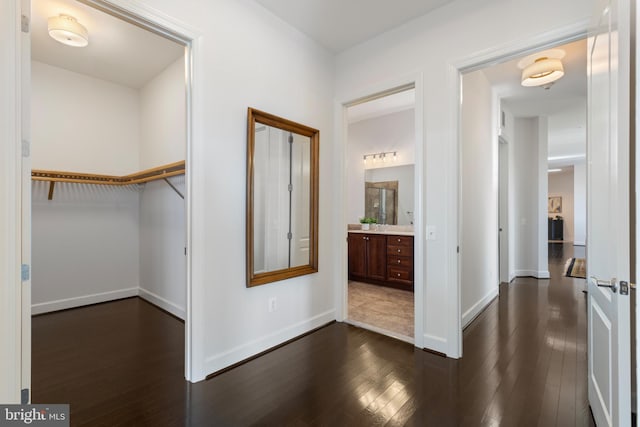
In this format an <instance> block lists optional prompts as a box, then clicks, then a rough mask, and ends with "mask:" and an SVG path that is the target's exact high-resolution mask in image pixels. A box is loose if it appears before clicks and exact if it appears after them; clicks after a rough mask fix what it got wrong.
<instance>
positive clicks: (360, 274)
mask: <svg viewBox="0 0 640 427" xmlns="http://www.w3.org/2000/svg"><path fill="white" fill-rule="evenodd" d="M386 258H387V236H385V235H383V234H361V233H349V279H351V280H360V281H363V282H364V281H367V279H372V280H385V279H386V273H387V263H386V262H385V261H386Z"/></svg>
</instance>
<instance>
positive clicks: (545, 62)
mask: <svg viewBox="0 0 640 427" xmlns="http://www.w3.org/2000/svg"><path fill="white" fill-rule="evenodd" d="M564 55H565V53H564V50H561V49H550V50H545V51H544V52H538V53H534V54H533V55H529V56H527V57H526V58H524V59H522V60H521V61H520V62H518V68H520V69H521V70H522V80H521V83H522V86H542V87H544V88H545V89H549V88H550V87H551V85H553V83H554V82H555V81H556V80H558V79H559V78H561V77H562V76H564V67H563V66H562V61H561V59H562V58H564Z"/></svg>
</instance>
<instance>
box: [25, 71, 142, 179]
mask: <svg viewBox="0 0 640 427" xmlns="http://www.w3.org/2000/svg"><path fill="white" fill-rule="evenodd" d="M139 111H140V104H139V96H138V91H137V90H135V89H131V88H128V87H125V86H121V85H118V84H115V83H110V82H107V81H105V80H100V79H96V78H93V77H88V76H85V75H83V74H78V73H74V72H71V71H67V70H64V69H62V68H57V67H53V66H51V65H47V64H44V63H41V62H37V61H32V79H31V121H32V123H33V124H34V126H33V128H32V132H33V135H32V138H33V139H32V162H33V163H32V167H33V169H48V170H60V171H72V172H85V173H97V174H107V175H125V174H128V173H131V172H135V171H137V170H138V166H139V163H140V162H139V153H138V140H139V138H140V112H139Z"/></svg>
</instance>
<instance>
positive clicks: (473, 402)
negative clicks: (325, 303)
mask: <svg viewBox="0 0 640 427" xmlns="http://www.w3.org/2000/svg"><path fill="white" fill-rule="evenodd" d="M561 251H562V248H556V249H555V252H554V253H557V252H561ZM570 251H571V247H570V245H569V246H566V248H565V250H564V253H563V254H558V258H559V259H560V260H561V261H560V262H554V263H552V264H551V265H550V269H551V274H552V277H554V278H557V279H553V280H552V281H547V280H538V281H537V280H535V279H530V278H525V279H517V280H515V281H514V282H513V283H512V284H511V285H502V286H501V288H500V291H501V293H500V298H499V299H497V300H495V301H494V302H493V303H492V304H491V305H490V306H489V307H488V308H487V309H486V310H485V311H484V312H483V313H482V314H481V315H480V316H479V317H478V319H477V320H476V321H475V322H474V323H472V324H471V325H470V326H469V327H468V328H467V329H466V330H465V332H464V358H463V359H460V360H452V359H446V358H443V357H439V356H436V355H433V354H430V353H427V352H425V351H422V350H419V349H416V348H414V347H412V346H411V345H409V344H406V343H404V342H401V341H397V340H394V339H392V338H388V337H385V336H381V335H378V334H375V333H372V332H368V331H365V330H362V329H358V328H355V327H352V326H348V325H345V324H341V323H337V324H332V325H330V326H328V327H326V328H323V329H321V330H319V331H317V332H315V333H313V334H311V335H308V336H306V337H304V338H301V339H300V340H297V341H295V342H293V343H291V344H289V345H287V346H285V347H282V348H279V349H277V350H275V351H273V352H271V353H268V354H266V355H264V356H262V357H260V358H258V359H256V360H253V361H251V362H249V363H246V364H244V365H242V366H240V367H238V368H236V369H233V370H231V371H228V372H226V373H224V374H221V375H219V376H217V377H215V378H213V379H211V380H209V381H203V382H200V383H197V384H188V383H186V382H185V381H184V380H183V357H184V356H183V346H184V342H183V340H184V335H183V330H184V325H183V324H182V323H180V322H179V321H177V320H176V319H174V318H172V317H171V316H169V315H167V314H165V313H163V312H162V311H160V310H157V309H156V308H154V307H152V306H151V305H149V304H147V303H145V302H144V301H142V300H140V299H137V298H133V299H127V300H122V301H118V302H114V303H108V304H100V305H96V306H92V307H87V308H81V309H76V310H69V311H64V312H60V313H54V314H50V315H43V316H38V317H35V318H34V319H33V400H34V402H36V403H38V402H46V403H57V402H60V403H70V404H71V421H72V425H73V426H79V425H91V426H100V425H105V426H112V425H122V426H132V425H137V426H154V427H155V426H181V425H189V426H234V427H235V426H245V425H263V426H280V425H299V426H311V425H313V426H316V425H335V426H352V425H368V426H369V425H388V426H396V425H405V424H406V425H420V426H424V425H436V426H456V425H464V426H479V425H502V426H536V425H544V426H569V425H571V426H576V425H577V426H590V425H593V423H592V420H591V415H590V411H589V407H588V404H587V382H586V378H587V360H586V311H585V298H584V295H583V294H582V293H581V292H580V290H579V287H578V286H568V285H567V281H572V280H576V281H578V280H579V279H571V278H567V277H563V274H562V273H563V266H564V265H563V264H564V262H563V261H562V260H564V259H566V257H569V256H573V253H570ZM550 253H551V252H550ZM576 256H581V254H576Z"/></svg>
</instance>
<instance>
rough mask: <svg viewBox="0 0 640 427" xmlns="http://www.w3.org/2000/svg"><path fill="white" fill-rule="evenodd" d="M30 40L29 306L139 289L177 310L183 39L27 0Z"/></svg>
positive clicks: (182, 273) (49, 306)
mask: <svg viewBox="0 0 640 427" xmlns="http://www.w3.org/2000/svg"><path fill="white" fill-rule="evenodd" d="M56 19H57V20H59V19H63V20H66V21H65V22H66V24H65V25H67V24H69V20H71V21H73V22H72V24H69V25H76V24H80V25H81V28H83V29H84V32H83V31H80V33H79V34H80V35H79V37H80V38H83V37H84V38H86V40H84V41H83V40H80V44H86V45H85V46H79V45H77V44H76V45H68V44H65V43H64V41H63V42H60V41H58V40H55V39H54V38H53V35H52V25H53V26H54V29H55V25H57V24H56V22H57V21H56ZM52 22H53V24H52ZM85 42H87V43H85ZM31 46H32V64H31V75H32V82H31V86H32V94H31V106H30V108H31V124H32V125H31V129H32V143H31V153H30V154H31V162H32V165H31V166H32V233H33V243H32V260H33V261H32V265H33V269H32V286H33V291H32V313H33V315H42V314H43V313H49V312H53V311H58V310H65V309H71V308H74V307H80V306H86V305H90V304H96V303H103V302H107V301H112V300H117V299H122V298H128V297H134V296H139V297H141V298H144V299H145V300H147V301H149V302H150V303H152V304H154V305H156V306H158V307H160V308H162V309H163V310H165V311H168V312H170V313H171V314H173V315H174V316H176V317H179V318H182V319H184V317H185V311H186V304H185V301H186V276H187V274H186V257H185V247H186V243H185V239H186V219H185V197H186V186H185V152H186V108H185V105H186V94H185V92H186V90H185V60H184V49H185V48H184V46H182V45H180V44H178V43H175V42H174V41H172V40H169V39H167V38H165V37H161V36H159V35H157V34H154V33H151V32H149V31H147V30H145V29H142V28H140V27H138V26H136V25H133V24H131V23H128V22H125V21H123V20H121V19H119V18H117V17H114V16H111V15H109V14H107V13H104V12H101V11H99V10H97V9H95V8H93V7H91V6H88V5H86V4H83V3H80V2H77V1H73V0H58V1H55V2H53V1H49V0H33V2H32V38H31Z"/></svg>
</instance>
